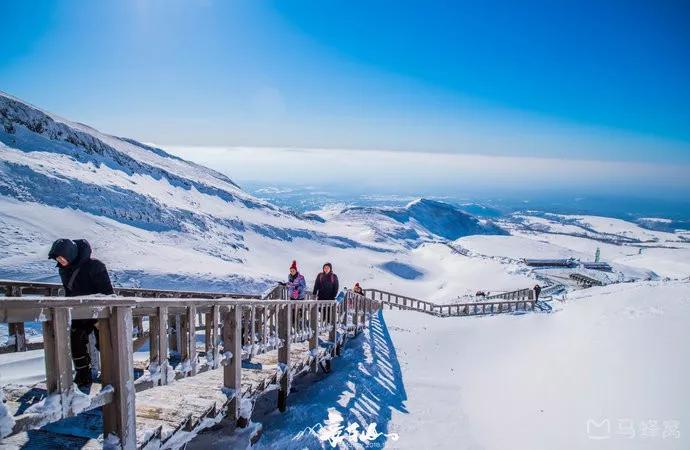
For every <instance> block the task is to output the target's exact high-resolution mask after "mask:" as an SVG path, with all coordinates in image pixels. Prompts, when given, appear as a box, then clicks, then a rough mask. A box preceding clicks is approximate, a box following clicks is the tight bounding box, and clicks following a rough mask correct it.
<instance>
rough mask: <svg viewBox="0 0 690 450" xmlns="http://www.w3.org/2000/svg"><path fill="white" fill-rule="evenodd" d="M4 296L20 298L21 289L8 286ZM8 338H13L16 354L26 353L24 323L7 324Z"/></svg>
mask: <svg viewBox="0 0 690 450" xmlns="http://www.w3.org/2000/svg"><path fill="white" fill-rule="evenodd" d="M5 295H7V296H8V297H21V296H22V289H21V287H19V286H15V287H10V286H8V287H7V288H6V290H5ZM7 328H8V330H7V331H8V333H9V336H10V337H11V336H14V350H15V351H17V352H25V351H26V332H25V330H24V322H16V323H10V324H8V327H7Z"/></svg>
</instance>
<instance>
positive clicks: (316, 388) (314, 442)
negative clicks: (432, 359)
mask: <svg viewBox="0 0 690 450" xmlns="http://www.w3.org/2000/svg"><path fill="white" fill-rule="evenodd" d="M332 363H333V367H332V371H331V372H330V373H329V374H327V375H322V374H320V375H311V374H310V375H307V376H305V377H302V378H299V379H296V380H295V382H294V383H293V387H294V388H295V392H293V393H292V394H291V395H290V397H289V398H288V410H287V411H286V412H285V413H283V414H281V413H279V412H277V411H275V410H274V409H273V411H271V412H269V413H268V414H265V415H262V414H261V412H260V411H261V409H262V408H261V405H260V404H257V408H256V412H255V415H254V417H252V420H254V421H259V422H262V424H263V430H264V431H263V435H262V436H261V438H260V440H259V442H258V443H257V444H256V446H255V447H256V448H259V449H261V448H278V447H280V448H295V449H297V448H299V449H304V448H309V449H319V448H330V447H331V444H330V442H329V441H327V440H326V441H323V440H321V439H319V438H318V437H317V435H318V434H321V435H322V436H324V435H330V436H333V434H334V433H333V432H335V433H337V430H338V429H340V430H341V431H340V432H341V436H346V435H348V432H347V431H346V430H347V428H348V426H350V425H352V424H357V425H359V427H358V429H357V431H358V432H360V433H364V432H366V430H367V427H368V426H369V425H371V424H375V425H376V431H377V432H378V433H381V434H380V435H379V436H378V437H377V438H376V439H374V440H372V441H370V443H369V444H363V443H361V442H360V445H359V446H360V447H361V446H364V447H367V446H370V447H376V448H382V447H384V446H385V444H386V442H387V440H388V437H387V435H389V434H390V433H393V431H394V430H389V428H390V422H391V419H392V414H393V411H394V410H396V411H399V412H401V413H405V414H406V413H407V409H406V407H405V404H404V402H405V401H406V400H407V394H406V393H405V386H404V384H403V378H402V372H401V370H400V365H399V363H398V359H397V355H396V352H395V347H394V346H393V342H392V340H391V337H390V334H389V332H388V328H387V327H386V323H385V320H384V318H383V314H382V312H381V311H379V312H378V314H375V315H374V316H373V317H372V321H371V326H370V328H369V329H368V330H365V331H364V332H363V333H362V334H360V335H359V336H358V337H356V338H354V339H352V340H350V341H349V342H348V343H347V345H346V346H345V348H343V353H342V356H341V357H340V358H336V359H334V360H333V362H332ZM267 397H269V398H266V399H265V400H266V401H270V402H271V403H272V402H273V399H272V398H270V397H271V396H267ZM274 405H275V403H272V406H273V408H275V406H274ZM340 427H342V428H340ZM327 430H328V431H327ZM329 431H330V432H329ZM391 439H393V438H392V437H391ZM340 447H352V444H350V443H348V442H347V440H343V441H342V442H341V444H340ZM253 448H254V447H253Z"/></svg>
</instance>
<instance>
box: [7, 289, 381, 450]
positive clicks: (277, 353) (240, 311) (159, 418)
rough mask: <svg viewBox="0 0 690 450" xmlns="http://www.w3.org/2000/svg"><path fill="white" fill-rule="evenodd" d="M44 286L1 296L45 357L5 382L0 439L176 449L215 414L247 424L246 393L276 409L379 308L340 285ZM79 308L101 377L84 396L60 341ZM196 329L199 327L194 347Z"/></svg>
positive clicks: (11, 443) (10, 317) (65, 343)
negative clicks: (295, 296) (234, 288)
mask: <svg viewBox="0 0 690 450" xmlns="http://www.w3.org/2000/svg"><path fill="white" fill-rule="evenodd" d="M39 288H40V286H39ZM46 288H47V289H48V291H47V292H46V294H47V295H48V296H46V297H38V298H27V297H19V296H16V295H17V294H21V293H22V292H21V291H18V290H17V289H16V288H13V289H12V294H14V295H15V296H12V297H5V298H0V322H8V323H12V324H15V327H14V330H15V331H16V330H21V329H23V326H22V327H19V326H16V325H17V324H22V325H23V322H33V321H39V322H42V323H43V335H44V344H45V345H44V350H43V351H44V352H45V360H46V382H45V383H42V384H40V385H38V386H34V387H15V386H5V387H4V389H3V390H4V391H5V394H6V396H7V399H8V402H7V404H6V407H7V408H8V410H9V414H10V415H11V416H12V417H13V418H14V419H15V424H14V427H13V429H12V431H11V432H10V434H9V435H7V436H5V437H4V439H2V440H0V449H15V448H91V447H95V448H100V447H101V446H103V436H106V437H108V438H109V439H112V438H113V437H114V438H116V439H115V442H116V443H117V445H118V446H119V447H120V448H124V449H128V450H129V449H142V448H147V449H154V448H161V447H163V448H179V447H180V446H182V445H184V443H185V442H187V441H188V440H189V439H191V438H192V437H193V436H194V435H195V434H196V433H198V432H199V431H200V430H202V429H204V428H208V427H210V426H213V425H215V424H217V423H219V422H220V421H221V420H224V419H225V421H224V423H223V426H230V427H232V426H235V425H238V426H243V425H246V423H247V420H248V419H249V417H250V416H251V410H252V409H253V402H254V401H256V399H257V397H258V396H260V395H262V394H263V393H265V392H267V391H269V390H274V389H275V390H277V391H278V405H277V406H278V409H279V410H280V411H284V410H285V409H286V408H287V399H288V395H289V391H290V384H291V381H292V378H293V377H294V376H297V375H298V374H299V373H302V372H303V371H317V370H324V369H325V370H330V360H331V358H333V357H337V356H338V355H339V354H340V347H341V346H342V345H343V344H344V343H345V341H346V339H347V337H348V334H349V331H352V332H354V333H355V334H356V333H357V332H358V331H359V330H361V328H362V327H363V326H364V325H365V324H366V323H367V318H369V319H370V317H371V314H372V312H373V311H374V309H376V308H378V305H377V304H376V302H374V301H373V300H371V299H367V298H366V297H364V296H362V295H356V294H354V293H351V292H348V294H347V299H346V301H343V302H336V301H334V300H328V301H317V300H298V301H295V300H283V298H284V297H285V292H284V289H283V288H281V287H276V289H274V290H273V291H272V292H270V293H268V295H266V296H264V297H263V298H262V299H256V298H248V299H244V298H224V297H221V298H219V297H215V296H211V297H206V298H195V297H193V296H191V297H189V298H161V297H159V296H158V293H159V292H160V291H157V293H156V297H149V298H146V297H144V295H143V294H144V293H142V296H141V297H93V296H92V297H84V298H64V297H51V296H50V295H51V294H52V295H55V294H58V292H56V291H55V290H53V288H52V287H50V286H47V287H46ZM30 289H32V290H33V289H36V287H35V286H31V288H30ZM367 316H368V317H367ZM86 318H88V319H96V320H98V328H99V336H100V374H101V375H100V382H101V383H102V385H101V384H94V385H92V389H91V393H90V394H89V395H83V394H80V393H79V392H76V391H75V389H74V385H73V384H72V361H71V352H70V345H69V324H70V321H71V320H75V319H86ZM143 319H147V320H143ZM145 322H148V323H149V330H148V331H147V332H146V333H143V327H142V325H143V324H144V323H145ZM135 323H137V324H138V325H137V326H136V327H135V326H134V324H135ZM198 329H202V330H205V342H204V345H203V347H202V350H201V352H200V351H199V349H198V348H197V339H196V330H198ZM138 340H139V341H142V340H143V341H145V342H148V343H149V347H150V350H149V352H150V357H149V361H148V364H147V370H146V373H145V376H144V377H142V378H140V379H138V380H136V381H134V379H133V376H132V375H133V371H134V361H133V347H134V344H135V342H137V341H138ZM173 347H174V350H173ZM173 355H175V356H176V357H177V358H178V359H179V361H180V363H179V364H177V365H176V367H175V369H173V368H172V363H171V362H170V358H172V357H173ZM101 386H105V388H103V389H101ZM51 404H52V405H54V406H55V407H53V408H49V407H46V405H51ZM39 406H40V407H43V408H44V409H43V410H40V409H39V410H36V408H37V407H39Z"/></svg>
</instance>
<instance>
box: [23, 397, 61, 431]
mask: <svg viewBox="0 0 690 450" xmlns="http://www.w3.org/2000/svg"><path fill="white" fill-rule="evenodd" d="M25 413H26V414H35V415H36V416H39V417H41V418H42V420H41V421H40V422H38V423H36V427H37V428H40V427H42V426H43V425H47V424H49V423H50V422H55V421H56V420H59V419H60V418H61V417H62V402H61V400H60V394H59V393H55V394H50V395H49V396H47V397H45V398H44V399H43V400H41V401H40V402H38V403H34V404H33V405H31V406H29V407H28V408H27V409H26V411H25Z"/></svg>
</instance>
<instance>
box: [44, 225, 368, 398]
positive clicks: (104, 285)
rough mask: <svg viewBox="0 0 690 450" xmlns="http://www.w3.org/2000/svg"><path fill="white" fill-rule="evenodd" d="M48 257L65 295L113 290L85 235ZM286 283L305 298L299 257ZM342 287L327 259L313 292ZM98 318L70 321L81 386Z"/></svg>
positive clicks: (330, 296) (59, 243)
mask: <svg viewBox="0 0 690 450" xmlns="http://www.w3.org/2000/svg"><path fill="white" fill-rule="evenodd" d="M48 258H49V259H53V260H55V262H56V263H57V266H56V267H57V268H58V271H59V273H60V279H61V281H62V285H63V287H64V288H65V296H66V297H77V296H86V295H93V294H104V295H111V294H113V293H114V291H113V285H112V283H111V282H110V276H109V275H108V270H107V268H106V267H105V264H103V263H102V262H101V261H99V260H97V259H95V258H92V257H91V245H90V244H89V243H88V241H86V240H85V239H78V240H71V239H58V240H56V241H55V242H53V245H52V246H51V248H50V251H49V252H48ZM284 285H285V286H286V287H287V290H288V298H290V299H293V300H304V298H305V294H306V290H307V283H306V280H305V279H304V276H303V275H302V274H301V273H299V270H298V268H297V261H292V264H291V265H290V275H288V281H287V283H284ZM339 291H340V285H339V282H338V276H337V275H336V274H335V273H333V265H332V264H331V263H328V262H327V263H326V264H324V265H323V267H322V271H321V272H320V273H319V274H318V275H317V276H316V281H315V282H314V289H313V290H312V293H313V294H314V296H316V298H317V299H318V300H335V299H336V298H337V297H338V293H339ZM353 291H354V292H355V293H358V294H361V295H364V291H363V290H362V288H361V286H360V285H359V283H357V284H355V286H354V289H353ZM97 322H98V321H97V320H95V319H79V320H73V321H72V324H71V329H70V346H71V348H72V360H73V363H74V369H75V376H74V382H75V383H76V384H77V386H79V387H83V386H88V385H90V384H91V383H92V382H93V379H92V373H91V357H90V355H89V348H88V345H89V336H90V335H91V334H92V333H93V334H94V336H95V338H96V348H98V346H99V344H98V327H97Z"/></svg>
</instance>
